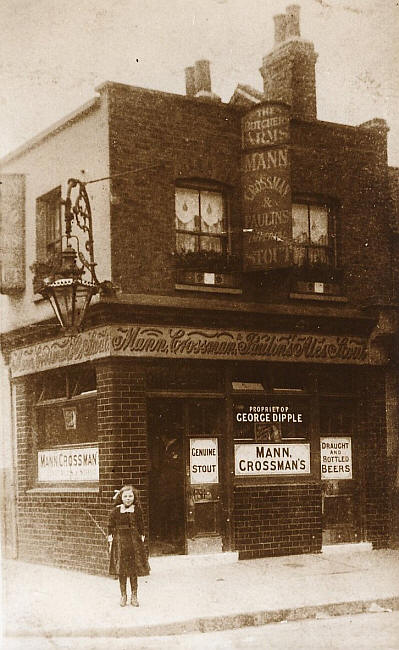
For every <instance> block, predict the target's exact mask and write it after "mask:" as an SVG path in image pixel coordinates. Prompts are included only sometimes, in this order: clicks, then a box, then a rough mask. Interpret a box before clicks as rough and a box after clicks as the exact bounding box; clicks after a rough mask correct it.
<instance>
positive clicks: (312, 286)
mask: <svg viewBox="0 0 399 650" xmlns="http://www.w3.org/2000/svg"><path fill="white" fill-rule="evenodd" d="M293 291H295V292H296V293H303V294H306V293H308V294H319V295H328V296H340V295H341V294H342V291H341V286H340V285H339V284H337V283H335V282H301V281H300V280H297V281H296V282H294V283H293Z"/></svg>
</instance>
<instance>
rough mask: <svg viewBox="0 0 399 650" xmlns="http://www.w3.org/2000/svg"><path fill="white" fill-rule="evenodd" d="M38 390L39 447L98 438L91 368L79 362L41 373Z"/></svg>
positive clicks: (76, 442) (94, 387) (78, 442)
mask: <svg viewBox="0 0 399 650" xmlns="http://www.w3.org/2000/svg"><path fill="white" fill-rule="evenodd" d="M37 394H38V400H37V404H36V406H37V409H36V413H37V424H38V448H39V449H47V448H51V447H56V446H59V445H64V446H65V445H75V444H86V443H88V442H93V441H95V440H96V439H97V402H96V377H95V370H94V368H92V367H91V366H79V367H78V368H73V369H63V370H60V371H55V372H48V373H44V375H43V377H42V378H41V381H40V384H39V385H38V391H37Z"/></svg>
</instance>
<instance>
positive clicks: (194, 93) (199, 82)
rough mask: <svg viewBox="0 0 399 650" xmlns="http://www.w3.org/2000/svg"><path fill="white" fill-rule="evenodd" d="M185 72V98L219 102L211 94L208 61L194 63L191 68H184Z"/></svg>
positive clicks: (218, 99) (217, 98)
mask: <svg viewBox="0 0 399 650" xmlns="http://www.w3.org/2000/svg"><path fill="white" fill-rule="evenodd" d="M185 72H186V95H187V97H199V98H202V99H212V100H214V101H220V97H218V95H215V94H214V93H213V92H212V84H211V71H210V64H209V61H207V60H206V59H201V60H199V61H196V62H195V64H194V65H193V66H189V67H188V68H186V70H185Z"/></svg>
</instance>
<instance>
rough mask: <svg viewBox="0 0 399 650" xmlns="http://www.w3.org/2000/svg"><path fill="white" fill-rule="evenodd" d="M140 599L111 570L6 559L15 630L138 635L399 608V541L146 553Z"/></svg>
mask: <svg viewBox="0 0 399 650" xmlns="http://www.w3.org/2000/svg"><path fill="white" fill-rule="evenodd" d="M150 564H151V575H150V576H148V577H145V578H139V601H140V607H139V608H135V607H132V606H131V605H128V606H126V607H124V608H121V607H120V606H119V585H118V582H117V581H116V580H113V579H112V578H110V577H106V576H96V575H89V574H86V573H81V572H78V571H72V570H68V569H60V568H55V567H52V566H47V565H38V564H30V563H27V562H21V561H18V560H5V561H4V562H3V606H4V614H3V632H4V634H5V635H6V636H8V637H10V639H11V638H12V637H14V638H15V637H19V638H21V637H29V638H32V637H47V638H51V637H63V638H65V637H73V638H75V637H76V638H78V637H110V638H111V637H113V638H120V637H132V636H136V637H139V636H164V635H170V634H174V635H176V634H184V633H188V632H191V633H192V632H211V631H217V630H226V629H234V628H239V627H245V626H253V625H264V624H266V623H272V622H279V621H294V620H301V619H308V618H326V617H329V616H339V615H348V614H357V613H364V612H382V611H391V610H399V550H376V551H372V550H369V548H368V547H367V545H366V548H365V549H364V548H362V545H350V546H348V547H347V546H345V545H344V546H343V547H342V548H341V549H340V548H339V547H331V549H329V550H327V549H326V550H324V551H323V552H322V553H319V554H307V555H290V556H283V557H275V558H262V559H256V560H244V561H242V560H241V561H238V560H237V559H236V555H235V554H225V553H224V554H220V555H219V556H218V555H217V554H215V555H212V556H175V557H173V558H152V559H151V558H150Z"/></svg>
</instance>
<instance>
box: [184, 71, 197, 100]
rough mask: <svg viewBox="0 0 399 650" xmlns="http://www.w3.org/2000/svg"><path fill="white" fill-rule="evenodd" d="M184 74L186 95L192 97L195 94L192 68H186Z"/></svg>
mask: <svg viewBox="0 0 399 650" xmlns="http://www.w3.org/2000/svg"><path fill="white" fill-rule="evenodd" d="M185 73H186V95H187V96H188V97H194V95H195V93H196V89H195V72H194V66H189V67H188V68H186V69H185Z"/></svg>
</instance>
